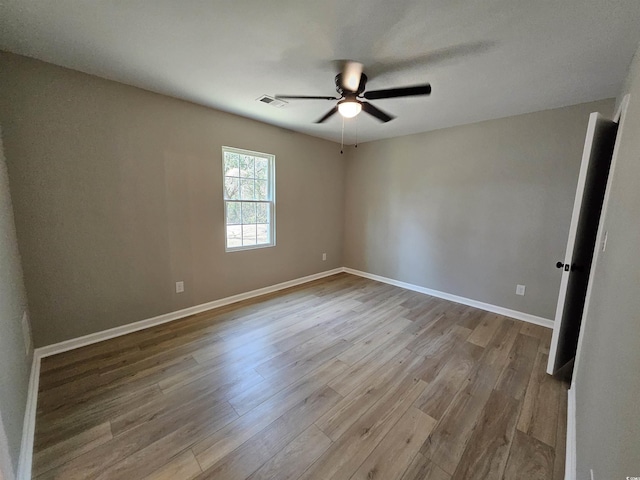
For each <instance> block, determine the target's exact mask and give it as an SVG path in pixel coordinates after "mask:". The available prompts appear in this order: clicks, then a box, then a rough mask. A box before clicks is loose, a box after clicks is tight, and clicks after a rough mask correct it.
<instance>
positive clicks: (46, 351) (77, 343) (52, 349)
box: [36, 268, 343, 358]
mask: <svg viewBox="0 0 640 480" xmlns="http://www.w3.org/2000/svg"><path fill="white" fill-rule="evenodd" d="M342 271H343V269H342V268H334V269H333V270H327V271H325V272H320V273H314V274H313V275H308V276H306V277H300V278H296V279H293V280H289V281H287V282H282V283H278V284H276V285H271V286H270V287H264V288H259V289H257V290H252V291H250V292H245V293H240V294H238V295H233V296H231V297H225V298H221V299H219V300H214V301H212V302H207V303H203V304H201V305H195V306H193V307H189V308H184V309H182V310H177V311H175V312H169V313H165V314H163V315H158V316H157V317H153V318H147V319H146V320H140V321H138V322H134V323H129V324H127V325H122V326H121V327H115V328H110V329H109V330H103V331H101V332H96V333H91V334H89V335H85V336H83V337H78V338H72V339H71V340H65V341H64V342H60V343H54V344H52V345H47V346H46V347H40V348H36V352H37V353H38V355H39V356H40V358H44V357H48V356H50V355H56V354H58V353H62V352H66V351H68V350H74V349H76V348H80V347H84V346H86V345H91V344H93V343H98V342H102V341H104V340H109V339H111V338H115V337H119V336H121V335H127V334H128V333H133V332H137V331H138V330H144V329H146V328H150V327H154V326H156V325H161V324H163V323H168V322H173V321H174V320H179V319H181V318H184V317H188V316H190V315H195V314H196V313H201V312H206V311H207V310H212V309H214V308H219V307H224V306H225V305H229V304H231V303H236V302H241V301H242V300H248V299H250V298H254V297H259V296H260V295H266V294H267V293H272V292H277V291H278V290H283V289H285V288H289V287H295V286H296V285H301V284H303V283H308V282H312V281H313V280H318V279H320V278H324V277H329V276H331V275H335V274H337V273H342Z"/></svg>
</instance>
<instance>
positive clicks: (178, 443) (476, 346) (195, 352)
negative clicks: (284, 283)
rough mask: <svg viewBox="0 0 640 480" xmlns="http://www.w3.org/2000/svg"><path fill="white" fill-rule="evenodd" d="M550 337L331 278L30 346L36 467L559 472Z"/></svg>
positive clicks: (208, 474) (495, 318) (44, 473)
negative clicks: (37, 350) (35, 377)
mask: <svg viewBox="0 0 640 480" xmlns="http://www.w3.org/2000/svg"><path fill="white" fill-rule="evenodd" d="M550 337H551V331H550V330H548V329H545V328H543V327H538V326H535V325H531V324H527V323H523V322H520V321H517V320H513V319H510V318H506V317H503V316H500V315H496V314H492V313H487V312H484V311H481V310H477V309H475V308H471V307H466V306H464V305H460V304H456V303H452V302H448V301H445V300H440V299H437V298H434V297H429V296H427V295H423V294H419V293H415V292H410V291H407V290H403V289H401V288H397V287H393V286H389V285H385V284H382V283H378V282H374V281H371V280H367V279H363V278H360V277H355V276H352V275H348V274H339V275H335V276H332V277H328V278H326V279H322V280H319V281H316V282H313V283H308V284H305V285H301V286H298V287H294V288H291V289H288V290H285V291H282V292H278V293H275V294H272V295H267V296H264V297H260V298H257V299H252V300H248V301H245V302H241V303H237V304H234V305H230V306H227V307H223V308H219V309H216V310H212V311H209V312H205V313H202V314H199V315H195V316H192V317H188V318H186V319H183V320H180V321H176V322H173V323H169V324H165V325H161V326H158V327H155V328H151V329H148V330H143V331H140V332H136V333H133V334H130V335H127V336H123V337H119V338H116V339H113V340H109V341H105V342H102V343H99V344H95V345H91V346H88V347H84V348H81V349H78V350H75V351H72V352H67V353H63V354H59V355H56V356H53V357H49V358H45V359H43V362H42V372H41V378H40V391H39V395H38V414H37V423H36V437H35V449H34V465H33V472H34V478H37V479H50V478H60V479H65V480H72V479H93V478H98V479H127V480H133V479H136V480H137V479H179V480H186V479H237V480H242V479H246V478H248V479H251V480H258V479H277V480H285V479H291V480H296V479H304V480H310V479H318V480H329V479H354V480H356V479H381V480H394V479H399V480H414V479H415V480H417V479H433V480H451V479H528V480H532V479H562V478H564V476H563V474H564V449H565V443H564V442H565V418H566V405H567V402H566V388H565V386H564V385H563V384H562V383H561V382H559V381H557V380H555V379H553V378H552V377H550V376H548V375H546V374H545V373H544V367H545V365H546V361H547V355H548V347H549V342H550Z"/></svg>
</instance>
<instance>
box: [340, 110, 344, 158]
mask: <svg viewBox="0 0 640 480" xmlns="http://www.w3.org/2000/svg"><path fill="white" fill-rule="evenodd" d="M343 150H344V117H342V139H341V140H340V155H342V153H343V152H342V151H343Z"/></svg>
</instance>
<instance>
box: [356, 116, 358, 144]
mask: <svg viewBox="0 0 640 480" xmlns="http://www.w3.org/2000/svg"><path fill="white" fill-rule="evenodd" d="M356 148H358V117H356Z"/></svg>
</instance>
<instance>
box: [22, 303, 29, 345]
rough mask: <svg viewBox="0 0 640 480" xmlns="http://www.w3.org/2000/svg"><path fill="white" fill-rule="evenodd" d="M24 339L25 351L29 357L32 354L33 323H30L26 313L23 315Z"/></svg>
mask: <svg viewBox="0 0 640 480" xmlns="http://www.w3.org/2000/svg"><path fill="white" fill-rule="evenodd" d="M22 337H23V339H24V349H25V351H26V352H27V355H29V354H30V353H31V323H30V322H29V314H28V313H27V312H26V311H25V312H24V313H23V314H22Z"/></svg>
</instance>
